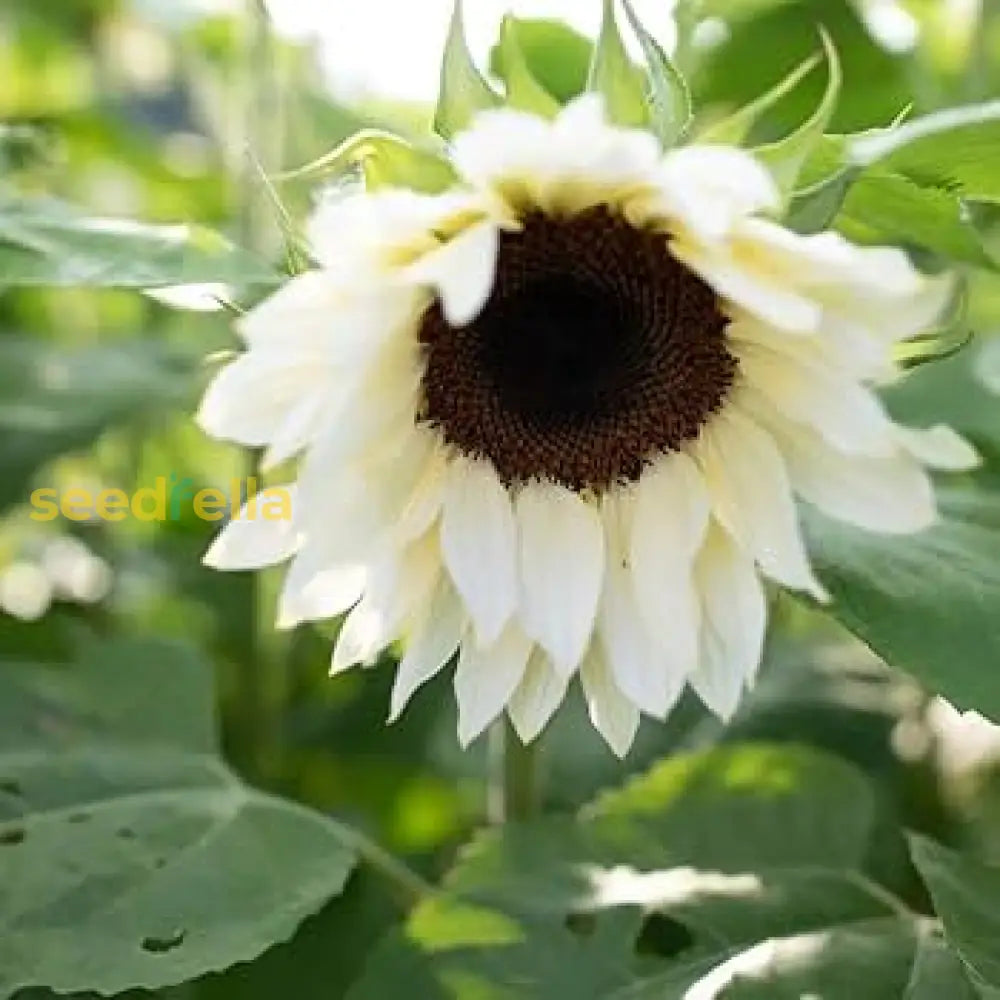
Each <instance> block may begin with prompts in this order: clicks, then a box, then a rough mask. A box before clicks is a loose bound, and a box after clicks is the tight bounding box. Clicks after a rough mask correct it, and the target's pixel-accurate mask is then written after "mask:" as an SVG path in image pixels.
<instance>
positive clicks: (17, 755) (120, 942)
mask: <svg viewBox="0 0 1000 1000" xmlns="http://www.w3.org/2000/svg"><path fill="white" fill-rule="evenodd" d="M208 676H209V674H208V670H207V668H206V667H205V665H204V664H202V663H200V662H199V661H198V660H197V659H196V658H194V657H193V656H192V655H191V654H190V653H187V652H185V651H184V650H183V649H182V648H181V647H174V646H171V645H168V644H162V643H139V642H129V643H123V644H115V643H107V644H100V645H95V646H92V647H90V648H89V649H87V650H85V652H84V654H83V656H82V657H81V658H80V660H79V662H77V663H75V664H72V665H68V666H66V667H64V668H62V669H56V670H53V669H43V668H40V667H38V666H35V665H32V666H27V665H23V664H16V663H4V664H3V672H2V674H0V705H3V706H4V710H3V715H4V717H5V718H6V717H7V716H8V715H9V716H10V717H13V718H15V719H16V720H17V725H16V727H14V728H13V730H10V729H7V728H5V729H4V731H3V735H2V737H0V887H2V888H0V996H3V997H8V996H12V995H13V994H15V993H17V992H18V991H19V990H21V989H24V988H26V987H34V986H38V987H47V988H49V989H52V990H55V991H57V992H62V993H78V992H84V991H86V992H96V993H101V994H108V995H110V994H116V993H121V992H123V991H125V990H128V989H131V988H134V987H141V988H143V989H161V988H164V987H166V986H170V985H174V984H177V983H181V982H185V981H187V980H190V979H194V978H196V977H198V976H201V975H203V974H205V973H207V972H211V971H215V970H221V969H225V968H228V967H229V966H231V965H234V964H236V963H238V962H246V961H250V960H252V959H254V958H256V957H257V956H258V955H260V954H261V953H262V952H263V951H265V950H266V949H267V948H269V947H270V946H271V945H273V944H275V943H277V942H279V941H283V940H286V939H287V938H289V937H291V935H292V934H293V933H294V931H295V929H296V928H297V927H298V925H299V924H300V923H301V922H302V921H303V920H304V919H305V918H306V917H307V916H309V915H310V914H312V913H315V912H317V911H318V910H320V909H321V908H322V907H323V905H324V904H325V903H326V902H327V901H328V900H329V899H331V898H332V897H334V896H336V895H338V894H339V893H340V891H341V890H342V889H343V887H344V884H345V882H346V880H347V877H348V875H349V873H350V871H351V869H352V868H353V866H354V863H355V860H356V850H355V847H354V841H353V836H352V834H351V833H350V832H349V831H346V830H344V829H343V828H341V827H340V826H339V825H337V824H335V823H333V822H331V821H329V820H327V819H325V818H324V817H322V816H320V815H318V814H316V813H313V812H310V811H309V810H307V809H304V808H302V807H300V806H297V805H295V804H294V803H290V802H285V801H282V800H280V799H276V798H273V797H271V796H268V795H264V794H261V793H259V792H256V791H254V790H252V789H250V788H248V787H247V786H245V785H244V784H243V783H242V782H241V781H240V780H239V779H238V778H236V777H235V776H234V775H233V774H232V773H231V772H230V771H229V770H228V769H227V768H226V767H225V766H224V765H223V764H222V762H221V761H220V760H219V758H218V757H217V756H216V755H215V753H214V743H215V737H214V732H213V729H212V726H211V724H210V722H211V687H210V684H209V683H208V681H207V677H208Z"/></svg>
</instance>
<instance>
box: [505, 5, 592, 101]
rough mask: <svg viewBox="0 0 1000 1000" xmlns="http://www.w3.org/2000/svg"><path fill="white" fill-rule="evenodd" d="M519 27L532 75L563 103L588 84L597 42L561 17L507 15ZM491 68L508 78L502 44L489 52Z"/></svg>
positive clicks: (517, 29)
mask: <svg viewBox="0 0 1000 1000" xmlns="http://www.w3.org/2000/svg"><path fill="white" fill-rule="evenodd" d="M508 20H510V21H511V22H513V24H514V25H515V27H516V33H517V41H518V45H519V48H520V50H521V55H522V57H523V59H524V62H525V64H526V66H527V67H528V69H529V71H530V72H531V75H532V77H533V78H534V79H535V80H536V81H537V82H538V84H539V85H540V86H541V87H542V88H544V90H545V91H546V92H547V93H548V94H551V95H552V97H554V98H555V99H556V100H557V101H558V102H559V103H560V104H565V103H567V102H568V101H570V100H572V99H573V98H574V97H576V96H577V95H578V94H581V93H583V91H584V90H586V88H587V74H588V72H589V69H590V60H591V57H592V55H593V51H594V45H593V42H591V41H590V39H588V38H585V37H584V36H583V35H581V34H580V33H579V32H577V31H574V30H573V29H572V28H571V27H569V25H567V24H564V23H563V22H562V21H553V20H548V19H545V18H537V19H535V18H520V17H514V16H512V15H508ZM490 68H491V70H492V72H494V73H495V74H496V75H497V76H499V77H500V78H501V79H503V78H505V70H504V64H503V58H502V56H501V53H500V45H499V44H497V45H494V47H493V50H492V52H491V53H490Z"/></svg>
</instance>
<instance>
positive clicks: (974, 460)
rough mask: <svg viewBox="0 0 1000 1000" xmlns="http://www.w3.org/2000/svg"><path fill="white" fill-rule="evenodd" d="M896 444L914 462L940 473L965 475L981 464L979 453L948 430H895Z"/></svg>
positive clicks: (936, 427)
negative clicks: (960, 473) (964, 473)
mask: <svg viewBox="0 0 1000 1000" xmlns="http://www.w3.org/2000/svg"><path fill="white" fill-rule="evenodd" d="M895 432H896V437H897V440H898V441H899V443H900V445H901V446H902V447H903V448H905V449H906V451H908V452H909V453H910V454H911V455H912V456H913V457H914V458H915V459H916V460H917V461H918V462H921V463H922V464H923V465H926V466H927V467H928V468H930V469H941V470H942V471H943V472H969V471H970V470H972V469H975V468H978V467H979V466H980V465H981V464H982V458H981V457H980V455H979V452H977V451H976V449H975V448H973V447H972V445H971V444H969V442H968V441H966V440H965V438H964V437H962V436H961V434H957V433H956V432H955V431H953V430H952V429H951V428H950V427H946V426H945V425H944V424H938V425H937V426H935V427H928V428H926V429H918V428H915V427H900V426H898V425H897V426H896V427H895Z"/></svg>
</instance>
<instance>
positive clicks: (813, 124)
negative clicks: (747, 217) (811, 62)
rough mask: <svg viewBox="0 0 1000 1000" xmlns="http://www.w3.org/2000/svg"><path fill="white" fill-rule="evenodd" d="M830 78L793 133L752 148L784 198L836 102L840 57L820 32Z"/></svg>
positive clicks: (826, 36)
mask: <svg viewBox="0 0 1000 1000" xmlns="http://www.w3.org/2000/svg"><path fill="white" fill-rule="evenodd" d="M821 37H822V39H823V48H824V50H825V52H826V64H827V71H828V73H829V78H828V81H827V86H826V91H825V93H824V94H823V99H822V100H821V101H820V103H819V106H818V107H817V108H816V110H815V111H814V112H813V114H812V115H811V116H810V117H809V118H808V119H806V121H804V122H803V123H802V124H801V125H800V126H799V127H798V128H797V129H796V130H795V131H794V132H792V133H791V134H790V135H787V136H785V137H784V138H783V139H779V140H778V141H777V142H772V143H768V144H767V145H765V146H760V147H759V148H758V149H756V150H755V153H756V155H757V156H758V157H759V158H760V159H761V160H763V162H764V163H765V164H766V165H767V166H768V167H769V168H770V170H771V173H772V174H774V178H775V180H776V181H777V182H778V187H779V188H780V189H781V191H782V192H783V194H784V196H785V198H786V200H787V199H789V198H791V195H792V192H793V191H794V190H795V188H796V185H797V183H798V178H799V174H800V173H801V172H802V166H803V164H804V163H805V161H806V158H807V157H808V156H809V154H810V153H811V152H812V150H813V149H814V148H815V146H816V145H817V144H818V143H819V142H820V141H821V139H822V137H823V133H824V131H825V130H826V127H827V125H829V123H830V119H831V118H832V117H833V112H834V110H835V108H836V105H837V98H838V96H839V95H840V87H841V83H842V74H841V69H840V57H839V56H838V55H837V50H836V48H834V45H833V42H832V41H831V40H830V37H829V36H828V35H827V34H826V32H825V31H824V32H822V33H821Z"/></svg>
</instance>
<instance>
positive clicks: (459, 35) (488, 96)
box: [434, 0, 501, 139]
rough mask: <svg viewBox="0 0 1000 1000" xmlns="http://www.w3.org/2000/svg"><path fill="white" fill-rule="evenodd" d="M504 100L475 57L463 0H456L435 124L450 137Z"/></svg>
mask: <svg viewBox="0 0 1000 1000" xmlns="http://www.w3.org/2000/svg"><path fill="white" fill-rule="evenodd" d="M500 103H501V101H500V97H499V96H498V95H497V94H496V93H494V91H493V89H492V88H491V87H490V85H489V84H488V83H487V82H486V81H485V80H484V79H483V76H482V74H481V73H480V72H479V70H478V69H477V68H476V64H475V63H474V62H473V61H472V56H471V54H470V53H469V46H468V44H467V42H466V40H465V27H464V24H463V19H462V0H455V9H454V11H453V13H452V17H451V28H450V29H449V31H448V41H447V42H446V44H445V50H444V61H443V62H442V64H441V91H440V94H439V95H438V104H437V110H436V112H435V114H434V128H435V130H436V131H437V132H438V134H439V135H442V136H444V137H445V138H446V139H450V138H451V137H452V136H453V135H455V133H456V132H461V131H462V129H464V128H466V127H467V126H468V125H469V123H470V122H471V121H472V119H473V117H475V115H476V114H477V113H478V112H480V111H486V110H488V109H489V108H495V107H498V106H499V105H500Z"/></svg>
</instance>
